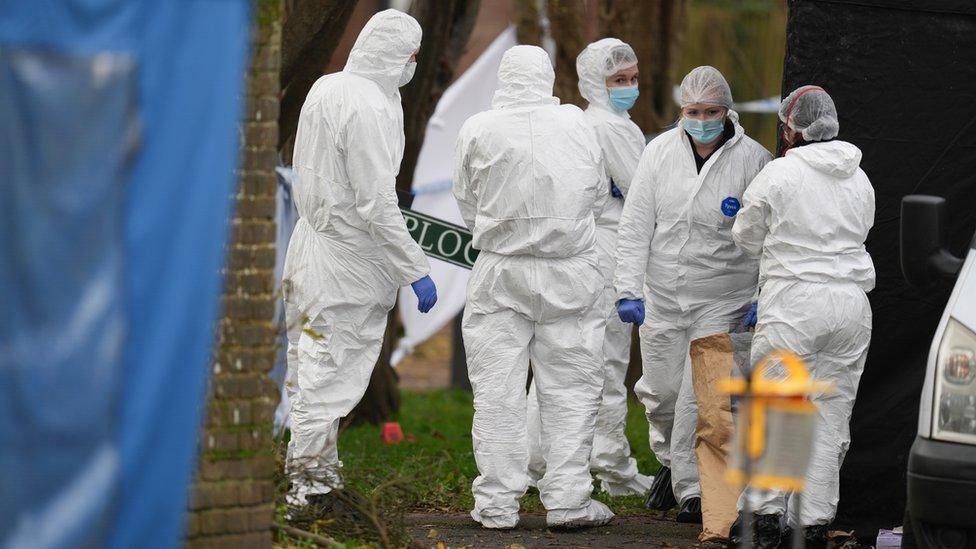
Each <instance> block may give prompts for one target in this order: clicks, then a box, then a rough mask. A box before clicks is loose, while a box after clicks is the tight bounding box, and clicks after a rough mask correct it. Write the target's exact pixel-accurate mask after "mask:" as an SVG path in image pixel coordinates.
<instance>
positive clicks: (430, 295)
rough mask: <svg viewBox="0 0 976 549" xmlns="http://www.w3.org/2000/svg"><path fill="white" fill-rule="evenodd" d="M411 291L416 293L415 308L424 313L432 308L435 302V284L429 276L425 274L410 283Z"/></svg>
mask: <svg viewBox="0 0 976 549" xmlns="http://www.w3.org/2000/svg"><path fill="white" fill-rule="evenodd" d="M410 287H411V288H413V293H415V294H417V310H418V311H420V312H422V313H426V312H427V311H429V310H431V309H433V308H434V303H437V286H435V285H434V281H433V280H431V278H430V276H425V277H423V278H421V279H420V280H418V281H416V282H414V283H412V284H410Z"/></svg>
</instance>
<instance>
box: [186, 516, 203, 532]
mask: <svg viewBox="0 0 976 549" xmlns="http://www.w3.org/2000/svg"><path fill="white" fill-rule="evenodd" d="M186 535H187V536H188V537H191V538H192V537H193V536H198V535H200V515H199V514H197V513H189V514H188V516H187V517H186Z"/></svg>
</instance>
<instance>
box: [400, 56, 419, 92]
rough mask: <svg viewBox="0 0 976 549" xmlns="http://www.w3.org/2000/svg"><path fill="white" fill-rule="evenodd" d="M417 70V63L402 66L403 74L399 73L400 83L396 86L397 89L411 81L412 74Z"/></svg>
mask: <svg viewBox="0 0 976 549" xmlns="http://www.w3.org/2000/svg"><path fill="white" fill-rule="evenodd" d="M415 70H417V62H416V61H411V62H409V63H407V64H406V65H404V67H403V72H402V73H400V83H399V84H397V86H399V87H403V86H406V85H407V84H408V83H409V82H410V80H411V79H413V72H414V71H415Z"/></svg>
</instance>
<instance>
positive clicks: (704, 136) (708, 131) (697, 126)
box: [681, 118, 725, 144]
mask: <svg viewBox="0 0 976 549" xmlns="http://www.w3.org/2000/svg"><path fill="white" fill-rule="evenodd" d="M681 125H682V126H683V127H684V129H685V131H686V132H688V135H690V136H691V137H692V139H694V140H695V141H697V142H699V143H703V144H704V143H711V142H712V141H715V140H716V139H718V136H720V135H722V131H724V130H725V119H724V118H719V119H717V120H695V119H694V118H685V119H683V120H682V121H681Z"/></svg>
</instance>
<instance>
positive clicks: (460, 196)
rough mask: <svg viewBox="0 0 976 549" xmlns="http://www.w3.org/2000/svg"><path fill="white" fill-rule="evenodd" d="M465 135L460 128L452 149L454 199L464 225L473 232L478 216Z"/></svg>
mask: <svg viewBox="0 0 976 549" xmlns="http://www.w3.org/2000/svg"><path fill="white" fill-rule="evenodd" d="M466 133H467V132H465V131H464V128H463V127H462V128H461V132H460V133H459V135H458V140H457V145H456V146H455V148H454V198H455V199H456V200H457V203H458V209H459V210H461V218H462V219H464V224H465V225H467V226H468V229H469V230H472V231H473V230H474V222H475V218H476V217H477V216H478V194H477V191H476V189H475V188H474V184H473V183H474V182H473V181H472V180H471V173H470V171H469V170H470V168H469V167H468V148H469V146H470V142H469V140H468V139H467V137H466Z"/></svg>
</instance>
